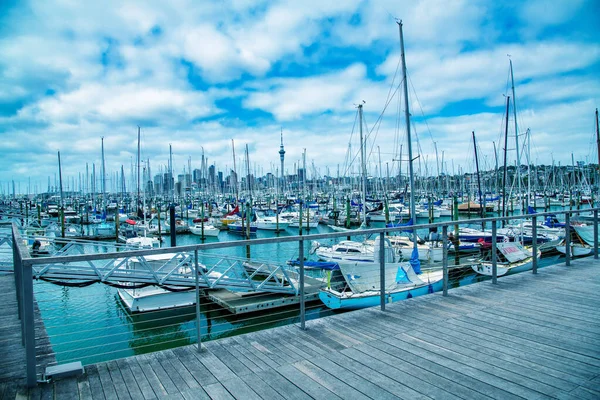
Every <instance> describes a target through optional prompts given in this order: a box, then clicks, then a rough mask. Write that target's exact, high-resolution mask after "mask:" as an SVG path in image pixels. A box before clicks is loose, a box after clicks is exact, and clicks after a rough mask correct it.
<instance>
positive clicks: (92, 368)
mask: <svg viewBox="0 0 600 400" xmlns="http://www.w3.org/2000/svg"><path fill="white" fill-rule="evenodd" d="M84 376H86V377H87V381H88V383H89V385H90V392H91V394H92V399H94V400H104V399H105V397H104V390H103V388H102V382H100V376H99V375H98V367H97V365H88V366H86V367H85V375H84Z"/></svg>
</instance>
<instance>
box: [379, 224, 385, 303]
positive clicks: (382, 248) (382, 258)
mask: <svg viewBox="0 0 600 400" xmlns="http://www.w3.org/2000/svg"><path fill="white" fill-rule="evenodd" d="M384 240H385V235H384V233H383V232H381V233H380V234H379V278H380V279H379V297H380V303H381V311H385V242H384Z"/></svg>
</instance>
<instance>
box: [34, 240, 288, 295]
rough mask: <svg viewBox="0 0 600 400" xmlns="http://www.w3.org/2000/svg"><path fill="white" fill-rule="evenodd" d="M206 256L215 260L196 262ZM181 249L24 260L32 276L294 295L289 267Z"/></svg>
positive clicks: (83, 282)
mask: <svg viewBox="0 0 600 400" xmlns="http://www.w3.org/2000/svg"><path fill="white" fill-rule="evenodd" d="M200 256H201V257H202V259H203V261H204V260H205V259H207V258H215V259H216V260H217V261H216V262H214V263H211V264H207V263H201V262H200V261H199V258H200ZM200 256H199V255H198V252H194V251H191V252H190V251H181V250H179V248H164V249H156V250H133V251H131V250H130V251H122V252H113V253H104V254H79V255H59V256H53V257H45V258H37V259H35V258H32V259H29V260H27V261H28V263H29V264H30V265H31V266H32V275H33V278H34V279H42V280H46V281H51V282H57V281H60V282H63V283H67V284H68V283H69V282H70V283H71V284H72V285H73V286H76V285H81V286H83V285H86V284H91V283H95V282H100V283H105V284H108V285H112V286H119V285H125V286H127V285H135V284H147V285H156V286H159V287H174V286H176V287H181V288H183V287H188V288H193V287H196V286H198V287H199V288H200V289H232V290H246V291H259V292H270V293H284V294H293V295H297V294H298V292H299V285H298V279H297V278H296V275H295V271H294V268H293V267H290V266H287V265H276V264H274V263H260V265H259V267H258V268H256V269H254V270H252V271H248V270H247V269H246V268H245V267H244V263H245V262H246V261H247V259H242V258H237V257H230V256H216V255H213V254H205V253H204V254H201V255H200ZM196 275H197V279H196Z"/></svg>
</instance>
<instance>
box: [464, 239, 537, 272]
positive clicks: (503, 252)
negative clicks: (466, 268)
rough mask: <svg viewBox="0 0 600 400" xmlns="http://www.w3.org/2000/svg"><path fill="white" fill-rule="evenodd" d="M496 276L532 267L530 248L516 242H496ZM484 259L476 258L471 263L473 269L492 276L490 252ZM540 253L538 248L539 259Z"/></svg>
mask: <svg viewBox="0 0 600 400" xmlns="http://www.w3.org/2000/svg"><path fill="white" fill-rule="evenodd" d="M496 248H497V252H496V276H503V275H507V274H509V273H510V274H512V273H517V272H523V271H527V270H530V269H531V268H532V267H533V254H532V251H531V250H528V249H525V248H524V247H523V246H522V245H521V244H519V243H517V242H508V243H496ZM488 253H489V254H487V255H486V257H485V258H484V259H480V260H478V262H476V263H475V264H472V265H471V268H472V269H473V271H475V272H477V273H478V274H480V275H487V276H492V269H493V265H492V261H491V252H488ZM541 255H542V253H541V251H539V250H538V252H537V254H536V257H537V258H538V259H539V258H540V257H541Z"/></svg>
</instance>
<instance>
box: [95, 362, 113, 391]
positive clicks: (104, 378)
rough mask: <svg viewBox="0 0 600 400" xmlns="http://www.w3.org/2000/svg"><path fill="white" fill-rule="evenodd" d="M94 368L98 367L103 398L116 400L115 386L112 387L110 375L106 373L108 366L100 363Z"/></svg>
mask: <svg viewBox="0 0 600 400" xmlns="http://www.w3.org/2000/svg"><path fill="white" fill-rule="evenodd" d="M96 366H97V367H98V376H99V377H100V383H101V384H102V390H103V391H104V397H106V400H116V399H118V397H117V392H116V389H115V386H114V385H113V382H112V379H111V377H110V373H109V372H108V366H107V365H106V363H100V364H97V365H96Z"/></svg>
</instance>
